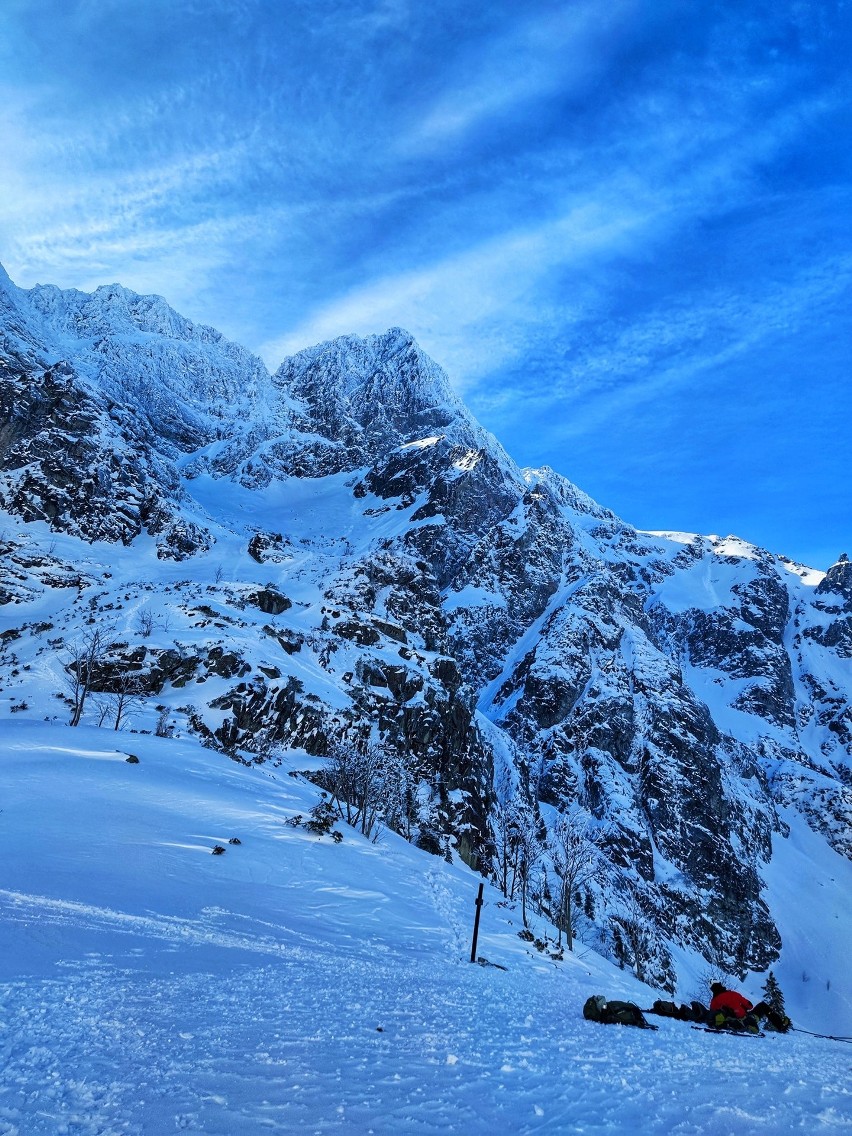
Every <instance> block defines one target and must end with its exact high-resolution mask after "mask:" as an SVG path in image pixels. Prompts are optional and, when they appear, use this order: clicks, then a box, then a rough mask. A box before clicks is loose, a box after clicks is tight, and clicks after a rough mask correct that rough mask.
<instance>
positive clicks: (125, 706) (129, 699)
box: [111, 670, 143, 730]
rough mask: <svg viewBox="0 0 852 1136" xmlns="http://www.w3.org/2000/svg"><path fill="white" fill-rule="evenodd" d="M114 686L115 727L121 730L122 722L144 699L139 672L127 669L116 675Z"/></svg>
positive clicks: (112, 692) (112, 693)
mask: <svg viewBox="0 0 852 1136" xmlns="http://www.w3.org/2000/svg"><path fill="white" fill-rule="evenodd" d="M112 687H113V689H112V691H111V697H112V703H113V708H114V710H115V726H114V727H113V728H114V729H116V730H120V729H121V726H122V723H123V722H124V721H126V719H127V718H128V717H129V716H130V714H131V713H132V711H133V710H134V708H135V707H136V706H138V705H139V703H140V702H141V701H142V697H143V690H142V684H141V680H140V678H139V675H138V674H134V673H133V672H132V671H126V670H125V671H121V672H119V674H117V675H116V676H115V678H114V679H113V681H112Z"/></svg>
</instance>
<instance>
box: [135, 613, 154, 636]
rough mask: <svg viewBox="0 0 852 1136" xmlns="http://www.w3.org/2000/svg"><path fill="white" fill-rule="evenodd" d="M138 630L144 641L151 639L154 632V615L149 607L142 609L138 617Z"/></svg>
mask: <svg viewBox="0 0 852 1136" xmlns="http://www.w3.org/2000/svg"><path fill="white" fill-rule="evenodd" d="M136 629H137V631H138V632H139V634H140V635H141V636H142V638H143V639H149V638H150V637H151V632H152V631H153V630H154V613H153V612H152V611H151V609H150V608H149V607H143V608H141V609H140V611H139V614H138V616H137V617H136Z"/></svg>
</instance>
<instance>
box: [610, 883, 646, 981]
mask: <svg viewBox="0 0 852 1136" xmlns="http://www.w3.org/2000/svg"><path fill="white" fill-rule="evenodd" d="M610 924H611V925H612V927H613V930H614V935H615V933H616V932H617V934H618V937H619V938H620V939H621V942H622V944H623V945H624V947H625V948H626V950H627V952H628V956H629V957H628V961H630V960H631V959H632V962H633V969H634V972H635V974H636V977H637V978H638V979H639V981H640V982H644V981H645V967H646V964H647V963H648V962H649V961H650V959H651V948H652V946H653V935H652V931H651V928H650V926H649V924H648V919H647V917H646V916H645V913H644V911H643V910H642V905H641V903H640V902H639V897H638V896H637V895H636V893H635V892H630V893H629V894H628V896H627V898H626V899H625V900H623V901H622V903H621V905H620V910H619V911H617V912H616V913H615V914H614V915H611V916H610Z"/></svg>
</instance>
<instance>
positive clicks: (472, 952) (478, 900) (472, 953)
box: [470, 884, 485, 962]
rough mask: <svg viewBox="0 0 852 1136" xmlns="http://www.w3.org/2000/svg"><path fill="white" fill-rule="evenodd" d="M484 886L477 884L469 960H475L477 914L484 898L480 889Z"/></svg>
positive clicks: (477, 934)
mask: <svg viewBox="0 0 852 1136" xmlns="http://www.w3.org/2000/svg"><path fill="white" fill-rule="evenodd" d="M484 887H485V884H480V885H479V894H478V895H477V897H476V918H475V919H474V921H473V942H472V943H471V945H470V961H471V962H476V940H477V939H478V938H479V915H480V912H481V911H482V904H483V903H484V900H483V898H482V889H483V888H484Z"/></svg>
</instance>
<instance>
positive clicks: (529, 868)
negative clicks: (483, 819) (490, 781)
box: [492, 772, 602, 950]
mask: <svg viewBox="0 0 852 1136" xmlns="http://www.w3.org/2000/svg"><path fill="white" fill-rule="evenodd" d="M496 792H497V798H498V800H497V804H496V805H495V808H494V812H493V816H492V836H493V844H492V871H493V878H494V881H495V883H496V884H497V886H498V887H499V888H500V890H501V891H502V892H503V894H504V895H505V896H506V897H507V899H512V900H513V899H515V898H516V897H519V898H520V901H521V917H522V920H523V924H524V927H525V928H526V927H528V926H529V922H528V906H529V901H530V899H532V903H533V905H534V907H535V908H536V909H537V910H538V912H539V913H540V914H547V915H548V916H549V917H550V918H552V919H553V922H554V923H555V924H556V927H557V930H558V934H559V944H560V945H561V942H562V933H563V931H564V933H565V938H566V943H567V946H568V949H569V950H573V949H574V940H575V937H576V930H575V926H576V920H577V912H576V904H577V900H578V897H579V896H580V894H581V889H582V888H584V887H586V888H587V887H588V886H589V885H590V884H592V883H595V882H597V881H599V880H600V878H601V863H602V861H601V856H600V849H599V846H598V839H597V835H596V831H595V829H594V827H593V825H592V822H591V819H590V818H589V817H588V816H586V815H585V814H584V813H582V812H581V811H579V810H575V811H573V812H570V813H563V814H560V815H559V816H558V818H557V820H556V823H555V825H554V826H553V828H552V830H551V832H550V833H549V834H548V832H547V829H546V827H545V825H544V822H543V820H542V818H541V816H540V815H539V813H538V811H537V809H536V807H535V805H534V804H533V803H532V801H530V800H528V799H527V798H526V797H525V796H524V795H523V794H522V793H521V792H519V791H516V790H515V789H514V787H513V785H512V782H511V779H510V777H509V775H508V773H506V772H504V774H503V775H502V777H501V778H500V780H499V782H498V785H497V787H496ZM537 867H538V868H540V872H541V880H542V882H541V886H540V888H539V890H538V892H535V890H534V889H533V887H532V884H533V877H534V870H535V869H536V868H537Z"/></svg>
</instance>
